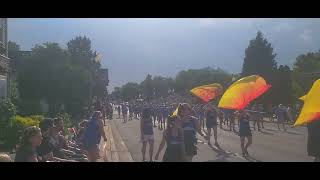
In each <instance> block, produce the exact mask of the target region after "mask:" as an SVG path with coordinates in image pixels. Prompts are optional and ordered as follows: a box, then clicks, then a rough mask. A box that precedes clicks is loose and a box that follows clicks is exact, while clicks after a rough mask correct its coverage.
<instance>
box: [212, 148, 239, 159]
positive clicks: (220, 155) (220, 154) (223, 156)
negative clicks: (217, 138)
mask: <svg viewBox="0 0 320 180" xmlns="http://www.w3.org/2000/svg"><path fill="white" fill-rule="evenodd" d="M209 147H210V148H211V149H212V150H213V151H214V152H216V153H217V156H216V157H217V159H216V160H218V159H220V160H221V159H226V158H228V157H230V155H231V154H233V153H230V152H226V151H225V150H223V149H221V147H220V146H218V147H215V146H212V145H209Z"/></svg>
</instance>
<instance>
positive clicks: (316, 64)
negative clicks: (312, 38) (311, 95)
mask: <svg viewBox="0 0 320 180" xmlns="http://www.w3.org/2000/svg"><path fill="white" fill-rule="evenodd" d="M293 76H294V79H295V81H296V82H297V83H298V85H299V86H300V87H301V88H302V90H303V92H304V93H307V92H308V91H309V90H310V88H311V86H312V84H313V82H314V81H316V80H317V79H319V78H320V51H318V52H315V53H313V52H309V53H306V54H302V55H299V56H298V57H297V58H296V61H295V63H294V67H293Z"/></svg>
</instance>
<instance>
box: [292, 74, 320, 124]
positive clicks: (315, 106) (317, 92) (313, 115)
mask: <svg viewBox="0 0 320 180" xmlns="http://www.w3.org/2000/svg"><path fill="white" fill-rule="evenodd" d="M299 99H301V100H303V101H304V104H303V107H302V110H301V112H300V114H299V117H298V119H297V121H296V122H295V123H294V125H293V126H300V125H304V124H308V123H310V122H312V121H315V120H320V79H318V80H316V81H315V82H314V83H313V85H312V87H311V89H310V91H309V92H308V93H307V95H304V96H302V97H300V98H299Z"/></svg>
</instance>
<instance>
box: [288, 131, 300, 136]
mask: <svg viewBox="0 0 320 180" xmlns="http://www.w3.org/2000/svg"><path fill="white" fill-rule="evenodd" d="M285 133H288V134H293V135H302V134H300V133H295V132H289V131H286V132H285Z"/></svg>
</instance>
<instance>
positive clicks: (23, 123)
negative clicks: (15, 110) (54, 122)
mask: <svg viewBox="0 0 320 180" xmlns="http://www.w3.org/2000/svg"><path fill="white" fill-rule="evenodd" d="M43 119H44V117H43V116H42V115H33V116H25V117H23V116H20V115H16V116H15V117H14V118H13V121H12V126H11V127H10V128H8V129H7V131H6V136H5V138H4V139H5V144H6V146H7V147H8V148H9V149H11V148H14V147H15V145H16V144H18V143H19V138H20V137H21V135H22V132H23V130H24V129H25V128H27V127H30V126H37V127H39V124H40V122H41V121H42V120H43Z"/></svg>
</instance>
